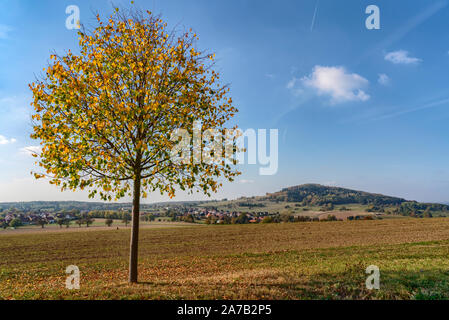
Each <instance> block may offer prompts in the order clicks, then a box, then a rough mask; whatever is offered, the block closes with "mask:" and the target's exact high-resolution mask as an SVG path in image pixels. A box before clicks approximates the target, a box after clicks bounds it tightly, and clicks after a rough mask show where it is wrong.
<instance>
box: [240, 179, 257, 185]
mask: <svg viewBox="0 0 449 320" xmlns="http://www.w3.org/2000/svg"><path fill="white" fill-rule="evenodd" d="M239 183H241V184H248V183H254V180H247V179H241V180H240V181H239Z"/></svg>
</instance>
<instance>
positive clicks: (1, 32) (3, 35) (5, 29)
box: [0, 24, 12, 39]
mask: <svg viewBox="0 0 449 320" xmlns="http://www.w3.org/2000/svg"><path fill="white" fill-rule="evenodd" d="M11 31H12V28H11V27H9V26H7V25H4V24H0V39H7V38H8V33H10V32H11Z"/></svg>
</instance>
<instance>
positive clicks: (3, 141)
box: [0, 135, 17, 145]
mask: <svg viewBox="0 0 449 320" xmlns="http://www.w3.org/2000/svg"><path fill="white" fill-rule="evenodd" d="M15 142H17V140H16V139H14V138H11V139H8V138H6V137H5V136H2V135H0V145H5V144H11V143H15Z"/></svg>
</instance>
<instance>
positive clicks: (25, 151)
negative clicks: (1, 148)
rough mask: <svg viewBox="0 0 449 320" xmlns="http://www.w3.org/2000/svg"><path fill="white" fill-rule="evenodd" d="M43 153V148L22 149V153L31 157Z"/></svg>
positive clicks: (30, 147) (29, 147)
mask: <svg viewBox="0 0 449 320" xmlns="http://www.w3.org/2000/svg"><path fill="white" fill-rule="evenodd" d="M41 151H42V147H41V146H28V147H25V148H21V149H20V153H22V154H25V155H28V156H31V155H33V154H39V153H40V152H41Z"/></svg>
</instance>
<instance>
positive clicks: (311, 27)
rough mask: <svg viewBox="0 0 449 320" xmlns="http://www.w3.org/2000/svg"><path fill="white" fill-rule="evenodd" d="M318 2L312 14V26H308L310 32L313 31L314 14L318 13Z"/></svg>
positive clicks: (318, 0)
mask: <svg viewBox="0 0 449 320" xmlns="http://www.w3.org/2000/svg"><path fill="white" fill-rule="evenodd" d="M318 2H320V0H316V5H315V12H314V13H313V18H312V24H311V25H310V31H313V26H314V25H315V18H316V13H317V12H318Z"/></svg>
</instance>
